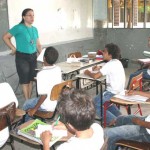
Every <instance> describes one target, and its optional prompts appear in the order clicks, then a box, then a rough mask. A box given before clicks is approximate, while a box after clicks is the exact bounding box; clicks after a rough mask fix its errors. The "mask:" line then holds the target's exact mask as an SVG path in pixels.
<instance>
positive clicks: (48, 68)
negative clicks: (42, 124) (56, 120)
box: [23, 47, 62, 121]
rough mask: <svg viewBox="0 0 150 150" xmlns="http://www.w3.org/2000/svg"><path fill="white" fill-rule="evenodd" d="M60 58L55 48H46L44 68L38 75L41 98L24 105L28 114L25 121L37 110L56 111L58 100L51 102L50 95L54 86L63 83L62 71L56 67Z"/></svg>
mask: <svg viewBox="0 0 150 150" xmlns="http://www.w3.org/2000/svg"><path fill="white" fill-rule="evenodd" d="M58 56H59V54H58V51H57V50H56V49H55V48H54V47H48V48H46V50H45V53H44V67H43V68H42V70H41V71H40V72H38V74H37V91H38V94H39V97H37V98H32V99H29V100H27V101H26V102H25V103H24V105H23V110H25V111H27V112H28V114H27V115H26V117H25V121H28V120H29V119H31V117H32V116H33V115H34V114H35V112H36V111H37V110H42V111H54V110H55V108H56V105H57V100H56V101H51V100H50V94H51V90H52V88H53V86H54V85H56V84H58V83H61V81H62V74H61V69H60V67H58V66H56V65H55V62H56V61H57V59H58Z"/></svg>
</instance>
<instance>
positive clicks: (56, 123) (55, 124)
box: [54, 115, 60, 126]
mask: <svg viewBox="0 0 150 150" xmlns="http://www.w3.org/2000/svg"><path fill="white" fill-rule="evenodd" d="M59 119H60V115H59V116H58V118H57V120H56V121H55V123H54V126H57V125H58V121H59Z"/></svg>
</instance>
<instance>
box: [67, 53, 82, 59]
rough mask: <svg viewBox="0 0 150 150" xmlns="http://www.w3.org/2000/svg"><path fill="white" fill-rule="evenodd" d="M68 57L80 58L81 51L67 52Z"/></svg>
mask: <svg viewBox="0 0 150 150" xmlns="http://www.w3.org/2000/svg"><path fill="white" fill-rule="evenodd" d="M68 57H76V58H80V57H82V54H81V52H74V53H70V54H68Z"/></svg>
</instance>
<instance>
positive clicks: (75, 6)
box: [7, 0, 93, 46]
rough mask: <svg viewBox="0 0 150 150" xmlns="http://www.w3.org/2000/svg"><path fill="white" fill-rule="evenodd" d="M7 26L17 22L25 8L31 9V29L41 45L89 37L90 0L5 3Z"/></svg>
mask: <svg viewBox="0 0 150 150" xmlns="http://www.w3.org/2000/svg"><path fill="white" fill-rule="evenodd" d="M7 1H8V18H9V27H10V28H11V27H13V26H14V25H16V24H18V23H19V22H20V21H21V14H22V11H23V10H24V9H25V8H32V9H33V10H34V15H35V19H34V20H35V21H34V24H33V26H35V27H37V28H38V31H39V36H40V41H41V44H42V45H45V46H46V45H50V44H51V45H54V44H61V43H66V42H71V41H79V40H83V39H90V38H93V1H92V0H42V1H40V0H39V1H37V0H15V1H12V0H7Z"/></svg>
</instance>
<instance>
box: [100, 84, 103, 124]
mask: <svg viewBox="0 0 150 150" xmlns="http://www.w3.org/2000/svg"><path fill="white" fill-rule="evenodd" d="M100 92H101V93H100V100H101V108H100V109H101V125H102V124H103V93H102V92H103V90H102V83H100Z"/></svg>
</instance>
